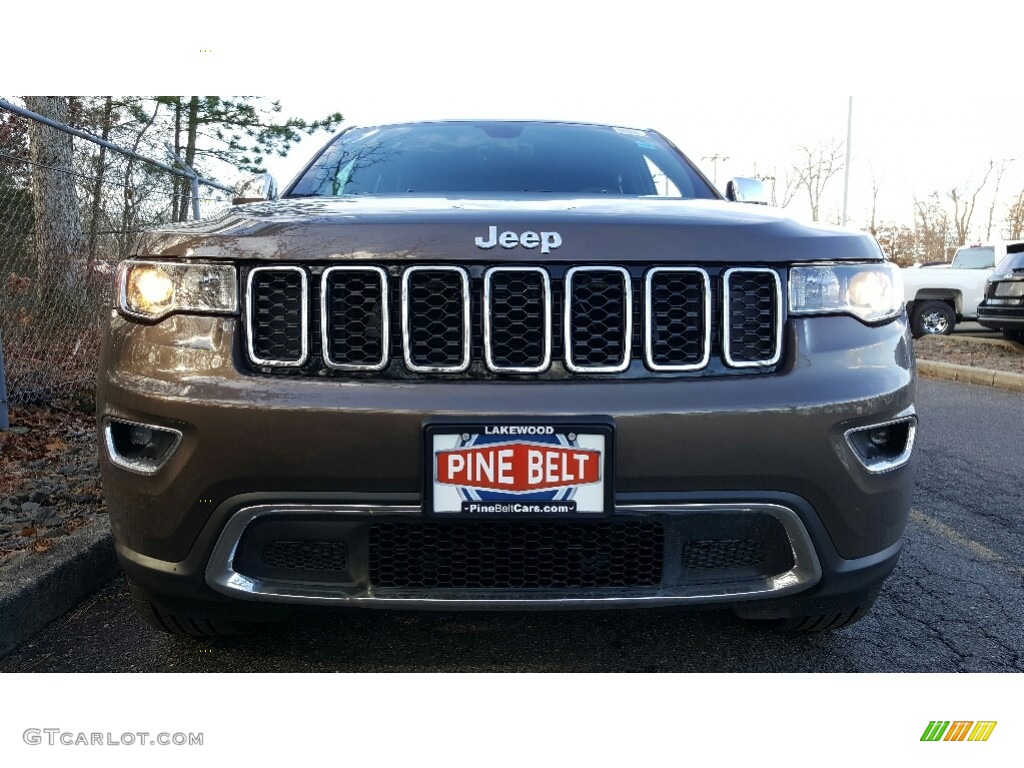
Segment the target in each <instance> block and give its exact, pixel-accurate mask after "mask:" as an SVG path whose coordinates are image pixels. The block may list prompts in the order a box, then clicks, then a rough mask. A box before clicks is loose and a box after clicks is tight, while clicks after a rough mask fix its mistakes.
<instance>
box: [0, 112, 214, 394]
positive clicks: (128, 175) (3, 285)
mask: <svg viewBox="0 0 1024 768" xmlns="http://www.w3.org/2000/svg"><path fill="white" fill-rule="evenodd" d="M0 110H2V108H0ZM0 116H2V117H3V118H4V128H5V129H6V131H7V135H8V136H10V135H28V130H27V129H28V122H29V120H30V118H27V117H23V116H21V115H17V114H14V113H11V112H8V111H0ZM18 121H21V124H19V122H18ZM42 130H47V131H52V130H56V129H54V128H50V127H42ZM19 150H20V151H19ZM30 158H31V155H30V154H29V153H28V150H27V146H26V147H24V148H19V146H18V145H17V144H15V145H14V147H13V149H12V147H11V146H10V142H8V143H3V144H0V340H2V343H3V349H4V361H5V364H6V373H7V389H8V399H9V402H10V404H11V405H13V406H19V405H53V404H61V403H68V402H69V401H74V400H76V399H78V400H82V401H83V402H85V403H87V402H89V401H91V399H92V396H93V390H94V387H95V382H96V361H97V356H98V353H99V344H100V339H101V336H102V331H103V326H104V323H105V322H106V313H107V311H108V309H109V307H110V306H111V300H112V297H113V283H114V275H115V273H116V269H117V264H118V262H119V261H120V260H122V259H124V258H125V257H127V256H130V255H133V254H134V253H136V247H137V245H138V241H139V237H140V235H141V234H142V232H144V231H145V230H146V229H148V228H150V227H153V226H157V225H160V224H166V223H168V222H172V221H177V220H181V219H182V218H184V217H191V211H192V195H191V187H190V180H189V179H188V178H183V176H184V174H183V175H181V176H179V175H175V174H172V173H169V172H168V171H166V170H163V169H161V168H159V167H157V166H156V165H153V164H150V163H147V162H143V161H140V160H139V159H137V158H134V157H131V156H129V155H127V154H121V153H119V152H117V151H114V150H112V149H110V148H107V147H101V146H97V145H96V144H94V143H92V142H90V141H88V140H85V139H82V138H79V137H73V151H72V162H71V166H70V167H54V166H50V165H45V164H41V163H37V162H33V160H32V159H30ZM46 174H54V175H57V178H55V177H51V178H50V179H45V178H40V175H46ZM47 181H49V182H51V183H55V182H58V181H64V182H67V183H70V184H73V187H74V192H75V201H76V203H75V204H77V208H78V212H77V213H78V215H77V219H78V222H79V226H78V227H77V228H76V229H80V237H79V238H77V240H78V242H79V247H78V248H76V249H75V251H76V252H73V253H69V254H51V253H42V252H41V251H42V250H43V249H42V248H41V246H40V243H41V242H44V240H43V239H42V238H41V237H40V230H41V228H43V227H45V226H46V224H47V222H45V221H41V220H40V217H39V215H38V213H37V212H38V211H39V210H40V206H39V203H38V201H37V200H35V199H34V196H33V195H34V193H33V190H34V189H36V188H38V187H39V186H40V185H41V183H44V182H47ZM200 190H201V191H200V213H201V218H208V217H210V216H213V215H216V214H217V213H219V212H221V211H222V210H224V209H225V208H226V207H228V206H229V205H230V199H229V196H228V194H227V193H225V192H223V191H221V190H214V189H211V188H209V187H201V188H200ZM55 272H58V273H59V274H55Z"/></svg>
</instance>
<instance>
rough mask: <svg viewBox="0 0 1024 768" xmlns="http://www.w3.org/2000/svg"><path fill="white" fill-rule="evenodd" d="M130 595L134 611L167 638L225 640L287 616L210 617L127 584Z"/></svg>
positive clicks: (187, 605)
mask: <svg viewBox="0 0 1024 768" xmlns="http://www.w3.org/2000/svg"><path fill="white" fill-rule="evenodd" d="M128 592H129V594H130V595H131V599H132V603H133V604H134V605H135V609H136V610H137V611H138V612H139V614H140V615H141V616H142V620H143V621H145V622H146V623H147V624H148V625H149V626H150V627H152V628H153V629H155V630H157V631H158V632H163V633H165V634H168V635H178V636H186V637H226V636H228V635H238V634H241V633H243V632H249V631H251V630H252V629H253V628H254V627H256V626H259V624H261V623H265V622H266V621H280V620H281V619H282V618H284V616H286V615H287V614H286V613H285V614H283V615H277V616H268V617H265V618H264V620H262V621H260V620H258V619H257V620H255V621H245V620H239V619H236V618H234V617H231V618H225V617H223V616H217V615H211V613H210V612H209V611H202V610H199V609H196V608H194V607H190V605H189V604H182V605H180V606H175V607H173V608H172V607H170V606H167V605H164V604H163V602H160V601H157V600H155V599H154V598H153V597H152V596H151V595H150V594H149V593H148V592H146V590H144V589H143V588H142V587H140V586H138V585H137V584H133V583H131V582H129V583H128Z"/></svg>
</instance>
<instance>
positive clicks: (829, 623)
mask: <svg viewBox="0 0 1024 768" xmlns="http://www.w3.org/2000/svg"><path fill="white" fill-rule="evenodd" d="M877 597H878V590H877V589H874V590H872V591H870V592H867V593H862V594H861V596H860V597H859V598H855V599H853V600H852V601H851V600H849V599H847V600H844V601H843V602H840V603H836V604H835V605H834V606H829V605H828V604H821V603H820V602H817V603H813V604H812V605H814V609H813V610H809V611H807V613H803V612H801V611H797V612H796V614H797V615H794V616H787V617H785V618H776V617H771V618H764V617H762V616H759V615H758V610H757V608H756V607H754V608H752V609H746V608H739V609H737V610H736V611H735V613H736V615H737V616H739V617H740V618H741V619H743V620H745V621H748V622H750V623H751V624H754V625H757V626H759V627H761V628H763V629H768V630H771V631H774V632H799V633H802V632H834V631H835V630H837V629H842V628H843V627H848V626H850V625H851V624H855V623H856V622H858V621H860V620H861V619H863V618H864V617H865V616H867V615H868V613H869V612H870V611H871V606H873V605H874V604H875V598H877ZM808 607H809V606H808Z"/></svg>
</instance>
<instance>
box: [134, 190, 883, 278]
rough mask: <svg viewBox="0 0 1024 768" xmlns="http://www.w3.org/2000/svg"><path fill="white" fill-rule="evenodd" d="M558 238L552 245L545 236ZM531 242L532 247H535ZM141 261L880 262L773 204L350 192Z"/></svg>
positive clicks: (186, 232) (279, 210) (250, 220)
mask: <svg viewBox="0 0 1024 768" xmlns="http://www.w3.org/2000/svg"><path fill="white" fill-rule="evenodd" d="M491 227H496V231H497V232H498V233H499V234H500V233H501V232H513V233H516V235H517V236H518V235H520V234H522V233H524V232H535V233H543V232H549V233H555V232H557V233H558V236H559V238H558V239H559V240H560V241H561V244H560V245H559V246H558V247H557V248H552V249H551V250H550V252H549V253H546V254H542V253H541V248H540V247H535V248H532V249H531V248H526V247H523V246H522V245H518V246H515V247H512V248H504V247H501V246H500V245H498V246H496V247H493V248H490V249H486V250H485V249H483V248H480V247H477V245H476V239H477V238H485V239H486V238H487V236H488V233H489V231H490V228H491ZM550 240H553V238H549V241H550ZM528 242H529V240H528ZM139 253H140V255H143V256H168V257H183V258H194V259H218V260H219V259H232V260H236V259H237V260H266V261H277V260H280V261H311V260H325V261H346V260H375V261H381V260H386V261H395V260H398V261H401V260H426V261H448V262H460V261H461V262H482V261H483V262H492V261H509V262H514V261H527V262H536V261H546V262H554V261H565V262H574V263H580V262H601V261H614V262H617V263H624V262H657V261H683V262H692V263H697V262H702V263H714V262H729V263H748V262H749V263H773V262H798V261H821V260H834V259H856V260H865V259H868V260H879V259H881V258H882V253H881V250H880V249H879V248H878V245H877V243H876V242H875V240H874V238H872V237H870V236H868V235H866V234H863V233H860V232H856V231H855V230H851V229H841V228H838V227H827V226H822V225H817V224H805V223H800V222H796V221H793V220H792V219H788V218H786V217H785V216H784V215H783V214H782V213H781V212H780V211H778V210H776V209H771V208H766V207H763V206H755V205H744V204H740V203H729V202H725V201H720V200H673V199H659V198H609V197H606V196H597V197H581V198H572V199H566V198H554V199H553V198H549V197H542V196H537V195H522V196H517V197H507V196H503V197H501V198H497V199H492V198H454V197H404V196H403V197H348V198H324V197H316V198H290V199H284V200H278V201H273V202H265V203H252V204H248V205H238V206H234V207H233V208H231V209H229V210H228V211H226V212H225V213H223V214H221V215H220V216H218V217H216V218H212V219H208V220H205V221H199V222H189V223H185V224H177V225H171V226H167V227H165V228H161V229H158V230H153V231H150V232H148V233H146V235H145V236H144V237H143V239H142V241H141V244H140V248H139Z"/></svg>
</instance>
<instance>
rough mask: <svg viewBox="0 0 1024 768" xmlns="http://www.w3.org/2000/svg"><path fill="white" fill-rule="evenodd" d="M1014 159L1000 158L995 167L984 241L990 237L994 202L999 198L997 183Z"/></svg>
mask: <svg viewBox="0 0 1024 768" xmlns="http://www.w3.org/2000/svg"><path fill="white" fill-rule="evenodd" d="M1014 159H1015V158H1011V159H1009V160H1000V161H999V165H998V166H997V167H996V188H995V190H994V191H993V192H992V205H990V206H989V207H988V229H987V230H985V240H986V241H989V240H991V239H992V219H993V217H994V216H995V212H996V202H997V201H998V200H999V185H1000V184H1001V183H1002V181H1003V174H1004V173H1006V169H1007V168H1009V167H1010V165H1011V164H1012V163H1013V160H1014Z"/></svg>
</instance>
